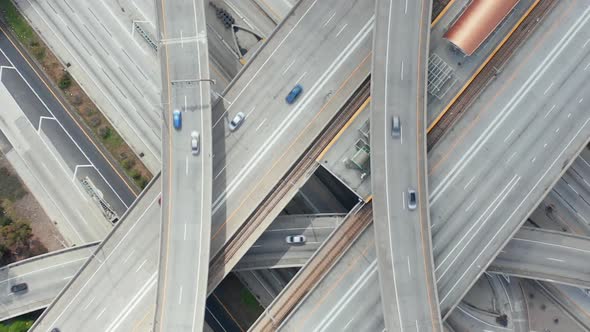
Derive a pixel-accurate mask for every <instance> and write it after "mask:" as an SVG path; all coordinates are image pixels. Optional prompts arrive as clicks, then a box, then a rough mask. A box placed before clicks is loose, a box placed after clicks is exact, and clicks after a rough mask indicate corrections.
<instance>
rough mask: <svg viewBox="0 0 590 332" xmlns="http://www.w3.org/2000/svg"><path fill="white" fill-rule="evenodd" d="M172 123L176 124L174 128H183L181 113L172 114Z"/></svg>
mask: <svg viewBox="0 0 590 332" xmlns="http://www.w3.org/2000/svg"><path fill="white" fill-rule="evenodd" d="M172 122H173V123H174V128H176V129H180V127H182V113H180V111H178V110H177V111H174V112H172Z"/></svg>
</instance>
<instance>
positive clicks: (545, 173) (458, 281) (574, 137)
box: [440, 118, 590, 304]
mask: <svg viewBox="0 0 590 332" xmlns="http://www.w3.org/2000/svg"><path fill="white" fill-rule="evenodd" d="M588 122H590V118H588V119H586V121H585V122H584V123H583V124H582V126H581V127H580V129H578V131H577V132H576V134H575V135H574V136H573V137H572V139H571V140H570V141H569V142H568V143H567V144H566V146H565V147H564V148H563V149H562V150H561V152H560V153H559V155H558V156H557V157H555V159H554V160H553V162H552V163H551V165H549V167H548V168H547V169H546V170H545V172H543V174H541V176H540V177H539V180H537V182H536V183H535V185H534V186H533V188H532V189H531V190H529V192H528V193H527V194H526V196H525V197H524V199H523V200H522V201H521V202H520V204H518V206H517V207H516V209H514V211H512V213H511V214H510V215H509V216H508V218H507V219H506V220H505V221H504V223H503V224H502V226H501V227H500V229H499V230H498V231H497V232H496V233H495V234H494V236H493V237H492V239H491V240H490V241H489V242H488V244H486V245H485V247H484V248H483V250H482V251H481V252H480V253H479V254H478V255H477V257H475V259H474V260H473V262H471V264H469V266H468V267H467V269H466V270H465V272H463V274H461V276H460V277H459V279H458V280H457V281H456V282H455V283H454V284H453V286H452V287H451V289H450V290H449V291H448V292H447V293H446V294H445V295H444V296H443V297H442V299H441V300H440V303H441V304H442V303H444V302H445V301H446V299H447V298H448V297H449V295H450V294H451V293H452V292H453V291H454V290H455V288H457V285H459V283H460V282H461V281H462V280H463V278H464V277H465V275H466V274H467V272H469V270H470V269H471V267H472V266H473V265H474V264H475V262H477V260H479V258H480V257H481V255H483V253H484V252H485V251H486V250H487V248H488V247H489V246H490V245H491V244H492V243H493V242H494V240H495V239H496V237H497V236H498V234H500V232H501V231H502V229H504V227H505V226H506V224H508V222H509V221H510V219H512V217H513V216H514V214H516V212H517V211H518V210H519V209H520V207H521V206H522V204H524V202H525V201H526V200H527V199H528V197H529V196H530V195H531V193H532V192H533V191H535V189H537V186H539V183H541V181H542V180H543V179H544V178H545V176H546V175H547V173H549V171H550V170H551V168H553V166H554V165H555V163H556V162H557V161H558V160H559V158H561V156H562V155H563V154H564V152H565V151H566V150H567V149H568V148H569V146H570V145H571V144H572V142H573V141H574V140H575V139H576V138H577V137H578V135H579V134H580V132H581V131H582V130H583V129H584V128H585V127H586V125H588ZM519 179H520V178H519ZM578 250H579V249H578Z"/></svg>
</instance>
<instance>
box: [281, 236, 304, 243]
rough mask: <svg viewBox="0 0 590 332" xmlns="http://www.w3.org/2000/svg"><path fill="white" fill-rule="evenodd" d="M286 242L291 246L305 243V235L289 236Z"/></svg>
mask: <svg viewBox="0 0 590 332" xmlns="http://www.w3.org/2000/svg"><path fill="white" fill-rule="evenodd" d="M285 241H287V243H289V244H297V243H305V235H289V236H287V237H286V238H285Z"/></svg>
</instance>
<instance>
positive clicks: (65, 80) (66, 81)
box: [57, 72, 72, 90]
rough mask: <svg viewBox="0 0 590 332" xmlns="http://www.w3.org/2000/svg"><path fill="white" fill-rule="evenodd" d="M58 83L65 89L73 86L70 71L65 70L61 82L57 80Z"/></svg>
mask: <svg viewBox="0 0 590 332" xmlns="http://www.w3.org/2000/svg"><path fill="white" fill-rule="evenodd" d="M57 85H58V86H59V88H60V89H62V90H65V89H67V88H69V87H71V86H72V77H71V76H70V74H68V72H65V73H64V74H63V76H62V77H61V78H60V79H59V82H57Z"/></svg>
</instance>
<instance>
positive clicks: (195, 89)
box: [154, 0, 213, 331]
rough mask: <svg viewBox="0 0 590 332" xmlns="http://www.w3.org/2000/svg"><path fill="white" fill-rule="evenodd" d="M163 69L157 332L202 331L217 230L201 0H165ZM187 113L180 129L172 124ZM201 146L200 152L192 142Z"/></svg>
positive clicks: (161, 29)
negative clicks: (175, 116) (213, 222)
mask: <svg viewBox="0 0 590 332" xmlns="http://www.w3.org/2000/svg"><path fill="white" fill-rule="evenodd" d="M156 8H157V13H158V15H157V16H158V25H159V33H160V36H159V37H160V43H161V44H162V47H160V62H161V69H162V82H163V84H162V85H163V86H162V88H163V91H162V105H163V109H164V116H163V119H164V122H163V126H162V128H163V130H162V143H163V146H162V151H163V152H162V154H163V160H164V165H163V171H162V180H163V181H162V228H161V233H160V257H159V263H158V266H159V273H158V278H157V279H158V282H157V284H158V292H157V300H156V315H155V321H154V330H155V331H201V330H202V329H203V324H204V319H205V300H206V298H207V275H208V267H209V264H208V262H209V239H210V225H211V199H212V191H211V188H212V187H211V185H212V184H211V178H212V156H213V153H212V146H213V144H212V134H211V104H210V103H211V98H210V96H211V95H210V84H211V83H212V81H211V78H210V77H209V52H208V49H207V25H206V22H205V13H204V10H205V5H204V2H203V1H202V0H183V1H165V0H162V1H158V2H157V5H156ZM173 112H180V114H181V115H182V118H183V121H182V123H181V125H180V127H177V126H176V125H174V124H173V122H174V120H173ZM193 139H194V140H196V145H197V146H196V148H198V149H199V150H200V151H198V152H197V153H195V150H194V149H195V147H193V148H192V149H193V150H191V147H192V144H193V143H191V142H192V140H193Z"/></svg>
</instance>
